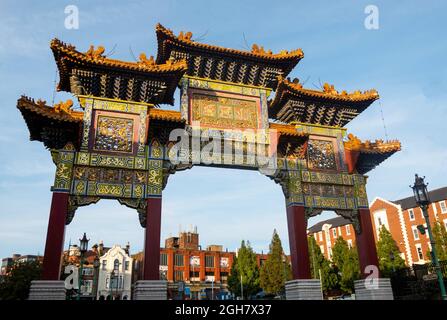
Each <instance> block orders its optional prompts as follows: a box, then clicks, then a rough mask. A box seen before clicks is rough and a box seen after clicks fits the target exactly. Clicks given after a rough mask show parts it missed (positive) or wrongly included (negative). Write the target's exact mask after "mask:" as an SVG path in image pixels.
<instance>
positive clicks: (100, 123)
mask: <svg viewBox="0 0 447 320" xmlns="http://www.w3.org/2000/svg"><path fill="white" fill-rule="evenodd" d="M133 133H134V121H133V119H128V118H118V117H111V116H104V115H99V116H98V119H97V126H96V132H95V140H94V145H93V148H94V149H95V150H97V151H111V152H126V153H131V152H133V136H134V135H133Z"/></svg>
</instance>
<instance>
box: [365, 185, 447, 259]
mask: <svg viewBox="0 0 447 320" xmlns="http://www.w3.org/2000/svg"><path fill="white" fill-rule="evenodd" d="M429 196H430V200H431V202H432V203H431V204H430V206H429V208H428V214H429V217H430V222H431V225H432V226H433V225H434V224H435V223H436V222H439V223H441V224H442V225H443V226H444V227H445V228H447V187H444V188H440V189H436V190H432V191H430V192H429ZM370 211H371V219H372V222H373V228H374V235H375V237H376V241H377V236H378V232H379V230H380V227H381V226H382V225H384V226H385V227H386V228H387V229H388V230H389V231H390V232H391V234H392V235H393V238H394V240H396V243H397V245H398V246H399V250H400V252H401V253H402V258H404V259H405V262H406V264H407V265H413V264H424V263H427V262H428V258H427V253H428V252H430V250H431V246H430V240H429V238H428V233H426V234H425V235H422V234H420V232H419V231H418V230H417V226H418V225H424V226H426V223H425V219H424V216H423V214H422V210H421V209H420V208H419V207H418V206H417V204H416V202H415V200H414V197H413V196H411V197H408V198H404V199H400V200H396V201H388V200H385V199H382V198H376V199H374V201H373V202H372V203H371V205H370Z"/></svg>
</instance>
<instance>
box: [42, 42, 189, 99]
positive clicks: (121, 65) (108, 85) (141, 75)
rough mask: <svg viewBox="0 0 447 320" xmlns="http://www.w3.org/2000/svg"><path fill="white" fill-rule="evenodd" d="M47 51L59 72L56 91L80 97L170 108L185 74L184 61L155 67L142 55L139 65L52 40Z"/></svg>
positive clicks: (98, 49) (93, 50)
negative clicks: (166, 105) (80, 50)
mask: <svg viewBox="0 0 447 320" xmlns="http://www.w3.org/2000/svg"><path fill="white" fill-rule="evenodd" d="M50 47H51V50H53V54H54V58H55V60H56V63H57V66H58V68H59V75H60V82H59V85H58V90H63V91H68V92H72V93H75V94H80V95H94V96H97V97H104V98H112V99H121V100H128V101H138V102H146V103H151V104H160V103H168V104H173V102H174V98H173V94H174V91H175V89H176V87H177V84H178V82H179V80H180V78H181V77H182V76H183V74H184V73H185V71H186V70H187V65H186V62H185V61H184V60H178V61H176V62H172V61H166V63H164V64H157V63H155V61H154V59H153V57H150V58H146V55H145V54H141V55H140V60H139V61H138V62H126V61H120V60H115V59H110V58H107V57H106V56H105V55H104V51H105V49H104V47H101V46H99V47H98V48H97V49H95V48H94V47H93V46H90V49H89V50H88V51H87V52H85V53H82V52H79V51H77V50H76V48H75V47H74V46H72V45H69V44H65V43H63V42H61V41H60V40H58V39H53V40H52V41H51V45H50Z"/></svg>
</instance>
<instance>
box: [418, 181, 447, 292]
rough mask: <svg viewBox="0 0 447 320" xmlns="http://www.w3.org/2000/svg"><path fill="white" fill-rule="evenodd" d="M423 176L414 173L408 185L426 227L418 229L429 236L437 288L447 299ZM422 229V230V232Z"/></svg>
mask: <svg viewBox="0 0 447 320" xmlns="http://www.w3.org/2000/svg"><path fill="white" fill-rule="evenodd" d="M424 179H425V177H419V176H418V175H417V174H416V175H415V180H414V185H413V186H410V188H412V189H413V193H414V199H415V200H416V203H417V204H418V206H419V207H420V208H421V210H422V213H423V215H424V218H425V222H426V224H427V227H426V228H424V227H423V226H418V229H419V231H421V233H425V229H426V230H427V232H428V237H429V238H430V244H431V250H432V258H433V263H434V265H435V269H436V274H437V275H438V282H439V288H440V289H441V299H442V300H447V294H446V291H445V286H444V279H443V277H442V272H441V267H440V265H439V261H438V256H437V254H436V247H435V240H434V238H433V233H432V230H431V225H430V218H429V216H428V206H429V204H430V198H429V195H428V190H427V185H428V183H427V184H426V183H424ZM422 231H423V232H422Z"/></svg>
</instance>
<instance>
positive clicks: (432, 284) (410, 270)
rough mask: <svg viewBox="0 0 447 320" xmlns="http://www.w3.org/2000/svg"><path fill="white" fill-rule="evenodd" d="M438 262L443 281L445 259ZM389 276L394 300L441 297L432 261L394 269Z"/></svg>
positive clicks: (445, 271) (446, 265) (446, 272)
mask: <svg viewBox="0 0 447 320" xmlns="http://www.w3.org/2000/svg"><path fill="white" fill-rule="evenodd" d="M439 264H440V267H441V272H442V274H443V276H444V282H445V279H446V278H447V261H441V262H440V263H439ZM390 278H391V285H392V287H393V294H394V298H395V299H396V300H432V299H440V297H441V292H440V288H439V283H438V278H437V275H436V267H435V266H434V264H433V263H427V264H423V265H413V266H411V267H407V268H402V269H398V270H395V271H393V272H392V273H391V276H390ZM446 284H447V283H446Z"/></svg>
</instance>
